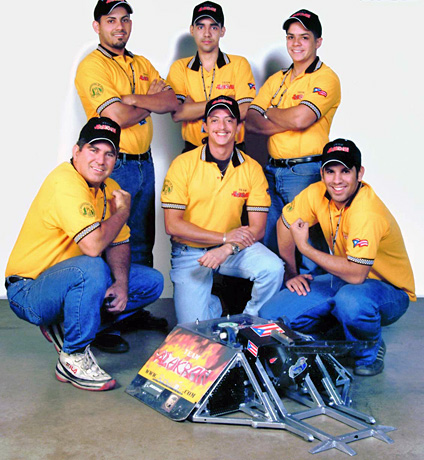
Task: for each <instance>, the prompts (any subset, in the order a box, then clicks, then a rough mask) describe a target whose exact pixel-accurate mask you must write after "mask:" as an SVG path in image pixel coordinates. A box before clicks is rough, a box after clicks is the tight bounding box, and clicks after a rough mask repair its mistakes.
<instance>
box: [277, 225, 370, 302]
mask: <svg viewBox="0 0 424 460" xmlns="http://www.w3.org/2000/svg"><path fill="white" fill-rule="evenodd" d="M308 238H309V225H308V224H307V223H306V222H303V220H302V219H298V220H297V221H296V222H294V223H293V224H292V225H291V226H290V229H288V228H287V227H286V226H285V225H284V223H283V222H282V220H281V219H278V222H277V239H278V249H279V252H280V255H281V258H282V259H283V260H284V262H285V264H286V272H285V278H286V286H287V288H288V289H289V290H290V291H291V292H296V293H297V294H299V295H307V293H308V292H309V291H310V287H309V281H310V280H312V276H311V275H307V274H305V275H299V273H298V271H297V267H296V261H295V248H296V247H297V248H298V249H299V251H300V253H301V254H303V255H304V256H306V257H308V259H311V260H312V261H313V262H315V263H316V264H317V265H319V266H320V267H322V268H323V269H324V270H326V271H327V272H328V273H331V274H332V275H335V276H337V277H339V278H341V279H342V280H344V281H346V282H347V283H350V284H362V283H363V282H364V281H365V279H366V277H367V276H368V273H369V271H370V269H371V267H370V266H368V265H360V264H357V263H355V262H351V261H349V260H348V259H346V258H344V257H340V256H335V255H331V254H326V253H325V252H322V251H319V250H318V249H315V248H314V247H312V246H311V245H310V244H309V242H308Z"/></svg>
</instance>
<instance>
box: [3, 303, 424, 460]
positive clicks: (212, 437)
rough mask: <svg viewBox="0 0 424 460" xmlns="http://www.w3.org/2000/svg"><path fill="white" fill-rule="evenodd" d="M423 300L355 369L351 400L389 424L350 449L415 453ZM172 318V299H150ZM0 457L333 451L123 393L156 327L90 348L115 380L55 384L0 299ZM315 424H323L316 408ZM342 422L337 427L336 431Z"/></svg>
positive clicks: (420, 444) (39, 350)
mask: <svg viewBox="0 0 424 460" xmlns="http://www.w3.org/2000/svg"><path fill="white" fill-rule="evenodd" d="M423 306H424V299H421V300H419V301H418V302H417V303H414V304H412V305H411V306H410V308H409V311H408V312H407V313H406V314H405V316H404V317H403V318H401V319H400V320H399V321H398V322H397V323H396V324H394V325H392V326H389V327H387V328H385V329H384V338H385V341H386V344H387V348H388V352H387V355H386V360H385V364H386V368H385V371H384V372H383V374H381V375H378V376H375V377H371V378H364V377H362V378H360V377H357V378H356V379H355V381H354V384H353V388H352V393H351V395H352V397H353V401H354V403H353V407H354V408H355V409H358V410H361V411H363V412H365V413H367V414H370V415H372V416H373V417H375V419H376V420H377V423H378V424H382V425H391V426H395V427H397V431H393V432H391V433H389V435H390V436H391V438H392V439H393V440H394V441H395V442H394V444H390V445H389V444H386V443H384V442H382V441H379V440H377V439H373V438H368V439H364V440H361V441H358V442H354V443H352V444H350V446H351V447H352V448H353V449H354V450H355V451H356V452H357V454H358V455H357V456H356V458H360V459H366V460H370V459H372V460H378V459H384V460H392V459H401V458H402V459H406V460H413V459H417V460H418V459H419V460H422V459H424V440H423V422H424V392H423V378H424V365H423V359H422V355H423V353H424V347H423V344H424V340H423V335H424V319H423V315H422V308H423ZM151 310H152V311H154V312H155V314H157V315H164V316H166V317H167V318H168V320H169V321H170V323H171V326H173V325H174V324H175V316H174V313H173V306H172V301H171V300H169V299H163V300H159V301H158V302H156V303H155V304H154V305H152V307H151ZM0 333H1V336H0V337H1V338H0V343H1V345H0V381H1V385H0V458H1V459H7V460H9V459H13V460H15V459H16V460H17V459H31V460H32V459H55V460H56V459H58V460H61V459H76V458H83V459H127V458H128V459H129V458H139V459H142V460H156V459H165V460H167V459H170V460H180V459H181V460H183V459H184V460H197V459H207V460H227V459H228V460H229V459H231V460H238V459H243V460H250V459H261V458H267V459H285V460H294V459H296V460H301V459H312V458H321V459H343V458H349V457H348V455H346V454H343V453H341V452H339V451H336V450H334V449H332V450H330V451H326V452H323V453H320V454H316V455H312V454H310V453H309V452H308V450H309V449H310V448H311V447H312V446H313V445H314V443H315V441H314V443H309V442H306V441H304V440H303V439H301V438H299V437H298V436H296V435H294V434H291V433H289V432H287V431H282V430H281V431H280V430H271V429H257V430H255V429H253V428H251V427H243V426H234V425H231V426H226V425H208V424H197V423H191V422H189V421H185V422H173V421H171V420H169V419H167V418H166V417H163V416H162V415H160V414H159V413H157V412H156V411H154V410H153V409H151V408H149V407H147V406H145V405H144V404H143V403H141V402H139V401H138V400H137V399H135V398H132V397H131V396H129V395H128V394H127V393H125V392H124V390H125V388H126V387H127V385H128V384H129V383H130V382H131V381H132V380H133V378H134V377H135V376H136V374H137V373H138V371H139V370H140V368H141V367H142V365H143V364H144V362H145V361H146V360H147V359H148V358H149V357H150V356H151V354H152V353H153V352H154V351H155V349H156V348H157V347H158V346H159V345H160V343H161V342H162V341H163V340H164V339H165V337H166V333H163V332H157V331H136V332H131V333H127V334H126V335H125V337H126V339H127V340H128V341H129V342H130V345H131V350H130V352H129V353H127V354H124V355H108V354H105V353H101V352H99V351H97V350H95V354H96V356H97V358H98V360H99V363H100V365H101V366H102V367H103V368H104V369H105V370H106V371H108V372H109V373H111V374H112V375H113V376H114V377H115V378H116V379H117V382H118V386H117V388H116V389H114V390H113V391H109V392H99V393H94V392H89V391H82V390H78V389H76V388H74V387H73V386H71V385H69V384H64V383H60V382H58V381H57V380H56V378H55V375H54V368H55V364H56V360H57V354H56V352H55V350H54V348H53V346H52V345H51V344H49V343H48V342H47V341H46V340H45V339H44V337H43V336H42V335H41V333H40V332H39V329H38V328H37V327H34V326H32V325H30V324H27V323H25V322H24V321H22V320H19V319H18V318H17V317H15V316H14V314H13V313H12V311H11V310H10V309H9V307H8V303H7V301H6V300H0ZM320 418H321V419H322V420H318V423H319V424H320V427H322V429H324V430H327V431H328V432H332V431H331V430H332V429H333V428H332V427H331V426H330V425H331V421H328V419H327V418H325V417H323V416H321V417H320ZM346 431H349V429H345V428H344V426H343V430H342V432H346Z"/></svg>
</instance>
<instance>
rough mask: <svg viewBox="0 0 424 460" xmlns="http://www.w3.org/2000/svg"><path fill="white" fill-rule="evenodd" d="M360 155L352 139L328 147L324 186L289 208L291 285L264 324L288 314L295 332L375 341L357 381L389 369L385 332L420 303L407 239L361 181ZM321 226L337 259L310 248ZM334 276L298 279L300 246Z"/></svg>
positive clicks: (362, 358) (269, 307) (281, 225)
mask: <svg viewBox="0 0 424 460" xmlns="http://www.w3.org/2000/svg"><path fill="white" fill-rule="evenodd" d="M363 175H364V167H363V166H362V165H361V153H360V151H359V150H358V148H357V147H356V145H355V144H354V143H353V142H352V141H349V140H345V139H337V140H335V141H333V142H329V143H328V144H327V145H326V146H325V147H324V152H323V155H322V169H321V176H322V182H318V183H315V184H312V185H310V186H309V187H308V188H307V189H305V190H304V191H303V192H301V193H300V194H299V195H298V196H296V198H295V199H294V201H293V202H292V203H290V204H288V205H286V206H285V207H284V209H283V212H282V215H281V219H279V220H278V224H277V233H278V242H279V248H280V254H281V257H282V258H283V259H284V261H285V263H286V275H285V279H286V283H285V284H286V286H287V288H288V289H284V290H283V291H281V292H280V293H278V294H277V295H276V296H275V297H274V298H273V299H271V300H270V301H269V302H268V303H267V304H266V305H264V306H263V307H262V309H261V311H260V312H259V314H260V316H261V317H263V318H269V319H276V318H278V317H280V316H285V317H287V318H288V320H289V321H290V323H291V326H292V327H293V329H295V330H298V331H301V332H308V333H325V332H326V331H327V330H328V329H330V328H331V327H332V326H334V324H339V325H341V326H342V328H343V331H344V336H345V338H346V340H352V341H358V340H370V341H375V345H374V346H373V347H371V348H368V349H364V350H359V351H356V352H355V353H354V358H355V367H354V373H355V374H356V375H363V376H370V375H376V374H379V373H380V372H382V371H383V368H384V354H385V352H386V346H385V344H384V342H383V339H382V336H381V326H386V325H388V324H392V323H394V322H395V321H397V320H398V319H399V318H400V317H401V316H402V315H403V314H404V313H405V311H406V310H407V308H408V305H409V301H410V300H412V301H415V300H416V297H415V293H414V291H415V286H414V277H413V274H412V269H411V264H410V262H409V259H408V255H407V253H406V249H405V245H404V242H403V238H402V234H401V232H400V229H399V226H398V224H397V222H396V221H395V219H394V217H393V216H392V215H391V214H390V212H389V210H388V209H387V208H386V206H385V205H384V203H383V202H382V201H381V200H380V199H379V198H378V196H377V195H376V194H375V192H374V190H373V189H372V188H371V187H370V186H369V185H368V184H366V183H365V182H362V177H363ZM316 223H319V224H320V225H321V228H322V230H323V232H324V235H325V238H326V240H327V243H328V245H329V247H330V249H331V254H327V253H324V252H322V251H319V250H317V249H316V248H314V247H312V246H311V245H310V244H309V243H308V233H309V232H308V230H309V227H310V226H311V225H314V224H316ZM295 246H296V247H297V248H298V249H299V251H300V252H301V253H302V254H303V255H305V256H306V257H308V258H309V259H311V260H312V261H313V262H315V263H316V264H317V265H319V266H320V267H322V268H323V269H324V270H326V271H327V272H328V274H326V275H320V276H317V277H315V278H313V277H312V276H311V275H308V274H305V275H302V274H299V272H298V271H297V268H296V264H295V260H294V247H295Z"/></svg>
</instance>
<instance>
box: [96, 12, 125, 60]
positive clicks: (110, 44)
mask: <svg viewBox="0 0 424 460" xmlns="http://www.w3.org/2000/svg"><path fill="white" fill-rule="evenodd" d="M131 28H132V21H131V19H130V15H129V13H128V11H127V10H126V8H124V7H122V6H118V7H116V8H114V9H113V10H112V11H111V12H110V14H108V15H105V16H102V17H101V18H100V22H97V21H94V22H93V29H94V30H95V32H96V33H97V34H98V35H99V39H100V44H101V45H102V46H104V47H105V48H107V49H108V50H109V51H112V52H113V53H116V54H123V53H124V50H125V46H126V44H127V41H128V39H129V38H130V35H131Z"/></svg>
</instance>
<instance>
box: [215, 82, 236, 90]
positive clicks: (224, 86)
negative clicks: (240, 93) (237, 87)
mask: <svg viewBox="0 0 424 460" xmlns="http://www.w3.org/2000/svg"><path fill="white" fill-rule="evenodd" d="M216 89H234V85H231V84H230V83H223V84H222V85H216Z"/></svg>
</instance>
